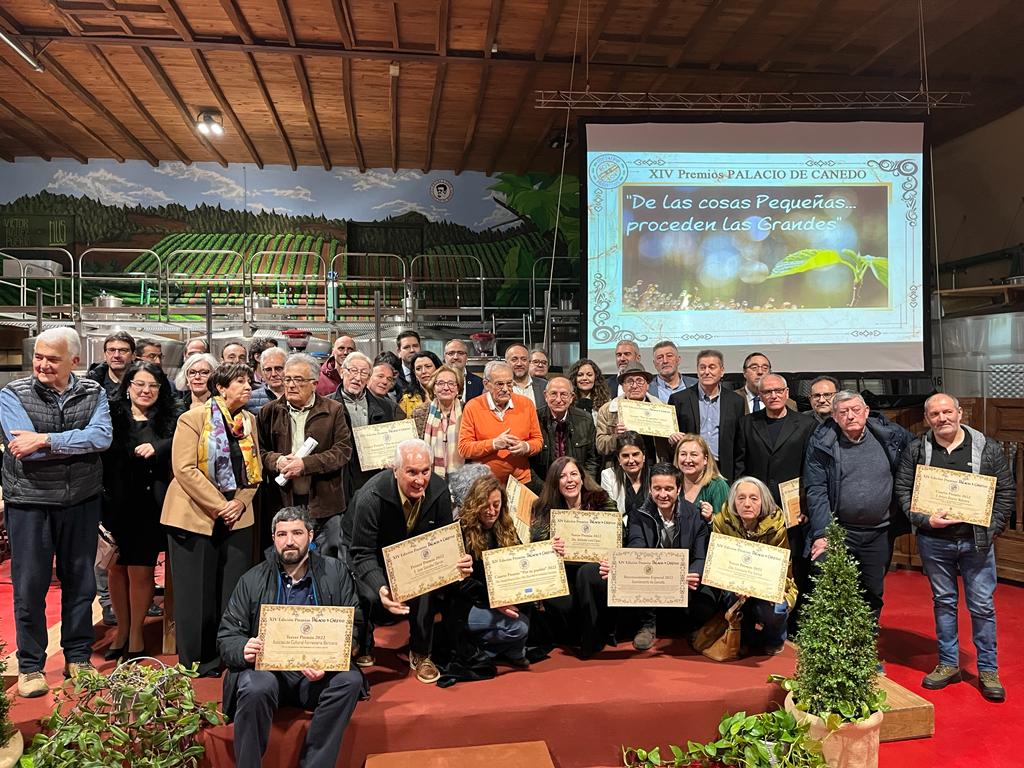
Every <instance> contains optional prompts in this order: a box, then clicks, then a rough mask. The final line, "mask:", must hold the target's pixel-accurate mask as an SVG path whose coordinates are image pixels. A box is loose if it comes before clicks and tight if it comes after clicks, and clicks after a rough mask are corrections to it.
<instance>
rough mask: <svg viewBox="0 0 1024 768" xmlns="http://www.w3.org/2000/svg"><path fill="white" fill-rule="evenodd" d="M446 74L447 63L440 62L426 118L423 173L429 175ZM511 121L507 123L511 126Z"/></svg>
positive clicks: (435, 73)
mask: <svg viewBox="0 0 1024 768" xmlns="http://www.w3.org/2000/svg"><path fill="white" fill-rule="evenodd" d="M447 73H448V62H447V61H440V62H438V64H437V67H436V68H435V70H434V93H433V95H432V96H431V97H430V116H429V117H428V118H427V155H426V158H425V159H424V161H423V172H424V173H429V172H430V170H431V167H432V163H433V161H434V136H435V135H436V134H437V116H438V114H439V113H440V110H441V94H442V92H443V91H444V78H445V75H446V74H447ZM511 123H512V121H511V120H510V121H509V124H511Z"/></svg>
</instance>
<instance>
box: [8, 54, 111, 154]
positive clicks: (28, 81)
mask: <svg viewBox="0 0 1024 768" xmlns="http://www.w3.org/2000/svg"><path fill="white" fill-rule="evenodd" d="M0 62H2V63H3V64H4V65H5V66H7V67H8V68H9V69H10V70H11V72H13V73H14V75H15V76H16V77H17V78H18V79H19V80H21V82H22V83H23V84H24V85H25V87H26V88H28V90H30V91H32V92H33V93H34V94H35V95H36V96H37V97H39V98H40V99H41V100H42V101H45V102H46V103H47V104H49V105H50V108H51V109H53V110H54V111H55V112H57V113H58V114H60V115H62V116H63V117H64V119H65V120H67V121H68V122H69V123H71V124H72V125H74V126H75V127H77V128H78V129H79V130H80V131H81V132H82V133H84V134H85V135H86V136H89V137H90V138H92V140H93V141H95V142H96V143H97V144H99V145H100V146H101V147H103V148H104V149H106V150H107V151H108V152H109V153H110V156H111V157H112V158H114V159H115V160H117V162H119V163H123V162H124V160H125V158H124V155H122V154H121V153H120V152H118V151H117V150H116V149H114V147H112V146H110V144H109V143H107V141H106V139H104V138H103V137H102V136H100V135H99V134H98V133H96V132H95V131H94V130H93V129H92V128H90V127H89V126H88V125H86V124H85V123H83V122H82V121H81V120H79V119H78V118H77V117H75V116H74V115H73V114H71V113H70V112H68V111H67V110H66V109H65V108H64V107H63V106H61V104H60V103H59V102H58V101H57V100H56V99H54V98H53V97H52V96H51V95H50V94H49V93H47V92H46V91H44V90H43V89H42V88H40V87H39V86H38V85H36V84H35V82H33V80H32V78H30V77H28V76H27V75H25V74H24V73H23V72H22V71H21V70H20V69H18V68H17V67H15V66H13V65H12V64H10V63H9V62H8V61H7V60H6V59H0Z"/></svg>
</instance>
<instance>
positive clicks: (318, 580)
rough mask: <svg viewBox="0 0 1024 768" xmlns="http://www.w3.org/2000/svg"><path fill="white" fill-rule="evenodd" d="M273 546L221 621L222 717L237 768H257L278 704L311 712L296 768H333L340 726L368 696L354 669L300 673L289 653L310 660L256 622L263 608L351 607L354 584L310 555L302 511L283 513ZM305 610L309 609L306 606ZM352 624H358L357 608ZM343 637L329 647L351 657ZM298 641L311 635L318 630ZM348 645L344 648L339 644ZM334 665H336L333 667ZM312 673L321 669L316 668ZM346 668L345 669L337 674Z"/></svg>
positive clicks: (329, 561) (344, 569) (335, 565)
mask: <svg viewBox="0 0 1024 768" xmlns="http://www.w3.org/2000/svg"><path fill="white" fill-rule="evenodd" d="M272 530H273V540H274V548H273V551H272V552H271V551H269V550H268V552H269V554H268V555H267V559H266V560H265V561H264V562H262V563H260V564H259V565H257V566H255V567H254V568H251V569H250V570H249V571H248V572H247V573H245V574H244V575H243V576H242V578H241V579H239V581H238V584H237V586H236V587H235V591H234V592H233V593H232V594H231V599H230V601H229V602H228V607H227V610H226V611H225V612H224V616H223V618H222V619H221V623H220V630H219V631H218V633H217V644H218V646H219V648H220V655H221V658H222V659H223V660H224V663H225V664H226V665H227V667H228V672H227V675H226V676H225V678H224V711H225V713H227V715H228V716H229V717H231V718H232V719H233V720H234V722H235V734H234V745H235V765H236V766H238V768H259V766H260V765H261V764H262V760H263V753H264V752H266V749H267V741H268V740H269V738H270V725H271V722H272V720H273V718H274V712H275V711H276V710H277V708H278V706H299V707H302V708H303V709H310V710H313V719H312V721H311V722H310V724H309V731H308V732H307V733H306V743H305V746H304V747H303V749H302V757H301V758H300V760H299V765H300V766H302V768H333V766H334V765H336V763H337V761H338V749H339V747H340V746H341V739H342V736H344V734H345V727H346V726H347V725H348V721H349V719H350V718H351V717H352V712H353V710H355V708H356V702H357V701H359V698H360V697H361V696H362V695H363V694H364V691H365V690H366V681H365V680H364V679H363V675H362V673H361V672H360V671H359V670H358V669H355V670H349V669H348V658H344V659H342V660H336V659H329V660H328V659H325V660H324V664H325V665H328V666H332V667H335V668H334V669H327V670H326V671H325V670H324V669H322V668H317V669H313V668H299V669H296V668H295V667H297V666H299V665H298V664H296V665H295V667H291V665H289V664H288V662H287V657H288V656H289V655H290V654H291V655H294V656H296V657H297V658H305V659H308V658H309V656H308V655H307V654H306V653H305V649H304V648H301V647H298V646H297V644H296V643H294V642H293V641H290V642H287V643H285V644H284V645H285V647H283V648H282V647H281V645H282V643H281V642H279V637H278V635H279V633H278V632H276V631H275V629H276V628H275V627H273V626H272V625H270V624H269V623H268V622H261V620H260V613H261V609H262V608H263V607H265V606H303V607H306V606H321V607H324V608H325V611H324V612H325V613H327V612H328V611H329V608H328V607H329V606H348V607H350V608H355V607H356V606H357V603H358V598H357V596H356V588H355V584H354V583H353V580H352V575H351V574H350V573H349V570H348V566H346V565H345V563H344V562H343V561H341V560H337V559H335V558H333V557H323V556H321V555H319V554H317V553H316V552H311V551H309V545H310V542H311V541H312V540H313V524H312V522H310V519H309V517H308V515H307V514H306V510H305V509H304V508H303V507H284V508H283V509H281V510H280V511H279V512H278V513H277V514H276V515H274V519H273V522H272ZM306 610H309V608H306ZM355 621H356V623H358V622H359V621H360V618H359V613H358V610H356V619H355ZM339 626H340V627H341V628H342V629H345V630H348V631H347V632H344V637H342V638H337V639H336V642H335V641H334V639H333V638H328V639H330V640H332V642H330V646H331V647H332V649H333V648H337V647H343V648H345V649H348V652H349V653H350V652H351V650H350V649H351V634H350V633H351V626H344V625H343V624H342V625H339ZM303 629H304V631H302V632H299V633H298V636H305V635H306V634H307V632H308V635H310V636H317V635H318V634H319V631H318V629H316V628H314V629H312V630H305V628H303ZM344 640H348V641H349V643H348V644H345V643H344V642H343V641H344ZM271 655H273V656H274V657H275V660H276V661H277V662H281V661H284V663H283V664H281V663H276V664H271V665H269V666H272V667H274V668H276V669H281V668H282V667H284V668H289V667H291V669H292V671H269V670H266V669H257V668H256V667H257V665H258V664H259V662H260V660H262V659H264V658H266V657H268V656H271ZM339 662H340V663H339ZM317 666H318V667H319V666H320V665H317ZM342 667H344V669H345V670H346V671H340V669H341V668H342Z"/></svg>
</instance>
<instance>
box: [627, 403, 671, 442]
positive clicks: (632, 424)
mask: <svg viewBox="0 0 1024 768" xmlns="http://www.w3.org/2000/svg"><path fill="white" fill-rule="evenodd" d="M619 420H620V421H622V423H623V424H625V425H626V429H632V430H633V431H634V432H639V433H640V434H641V435H650V436H651V437H668V436H669V435H673V434H675V433H676V432H678V431H679V419H678V418H677V417H676V407H675V406H674V405H668V404H667V403H652V402H651V401H650V400H627V399H626V398H624V397H623V398H619Z"/></svg>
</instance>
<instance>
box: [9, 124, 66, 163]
mask: <svg viewBox="0 0 1024 768" xmlns="http://www.w3.org/2000/svg"><path fill="white" fill-rule="evenodd" d="M0 134H3V135H5V136H8V137H10V138H12V139H14V140H15V141H17V142H18V143H19V144H21V145H22V146H24V147H25V148H26V149H28V151H29V152H31V153H32V155H33V157H39V158H42V159H43V160H45V161H46V162H50V161H51V160H52V159H53V155H51V154H49V153H48V152H47V151H46V150H44V149H43V148H42V147H40V146H39V145H38V144H36V143H35V141H34V140H33V139H31V138H26V137H25V136H22V135H20V134H19V133H15V132H14V131H11V130H0ZM11 158H12V159H11V160H10V161H9V162H14V160H13V158H14V156H13V155H11ZM4 159H5V160H6V159H7V156H5V157H4Z"/></svg>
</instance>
